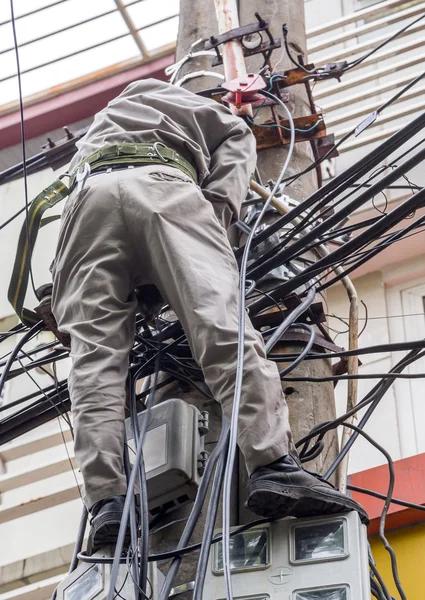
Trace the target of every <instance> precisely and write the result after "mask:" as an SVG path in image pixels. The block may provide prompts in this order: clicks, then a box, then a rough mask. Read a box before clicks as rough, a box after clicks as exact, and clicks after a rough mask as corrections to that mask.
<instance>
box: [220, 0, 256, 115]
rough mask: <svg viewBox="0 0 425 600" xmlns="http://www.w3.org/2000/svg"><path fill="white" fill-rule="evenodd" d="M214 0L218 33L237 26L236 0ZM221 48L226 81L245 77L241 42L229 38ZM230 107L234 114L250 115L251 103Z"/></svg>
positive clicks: (245, 71)
mask: <svg viewBox="0 0 425 600" xmlns="http://www.w3.org/2000/svg"><path fill="white" fill-rule="evenodd" d="M214 2H215V13H216V16H217V23H218V32H219V33H220V34H222V33H227V32H228V31H230V30H231V29H236V28H237V27H239V14H238V6H237V0H214ZM221 48H222V56H223V66H224V75H225V78H226V81H231V80H232V79H239V78H241V77H245V76H246V74H247V70H246V65H245V57H244V53H243V49H242V46H241V44H240V43H239V42H238V41H237V40H231V41H229V42H226V43H224V44H223V45H222V47H221ZM230 109H231V110H232V112H233V113H234V114H235V115H248V116H250V117H252V107H251V105H247V106H241V107H240V108H236V107H234V106H232V105H231V106H230Z"/></svg>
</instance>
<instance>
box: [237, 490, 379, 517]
mask: <svg viewBox="0 0 425 600" xmlns="http://www.w3.org/2000/svg"><path fill="white" fill-rule="evenodd" d="M246 505H247V507H248V508H249V509H250V510H251V511H252V512H254V513H255V514H257V515H261V516H263V517H266V518H269V519H273V520H274V519H281V518H282V517H286V516H291V517H297V518H301V517H316V516H323V515H329V514H335V513H341V512H350V511H352V510H354V511H356V512H358V513H359V516H360V519H361V521H362V523H365V524H367V523H369V518H368V516H367V513H366V511H365V510H364V509H363V507H362V506H361V505H360V504H358V503H357V502H356V501H355V500H352V499H351V498H349V497H348V496H342V497H341V496H340V494H339V492H337V491H336V490H335V492H333V490H332V489H330V490H329V492H327V493H324V492H323V493H322V492H320V491H315V490H312V489H311V488H305V487H300V486H288V485H287V486H285V487H280V488H279V489H276V486H274V485H273V484H271V485H269V486H268V485H266V484H265V482H262V483H261V484H258V485H255V483H252V484H251V486H250V493H249V496H248V500H247V503H246Z"/></svg>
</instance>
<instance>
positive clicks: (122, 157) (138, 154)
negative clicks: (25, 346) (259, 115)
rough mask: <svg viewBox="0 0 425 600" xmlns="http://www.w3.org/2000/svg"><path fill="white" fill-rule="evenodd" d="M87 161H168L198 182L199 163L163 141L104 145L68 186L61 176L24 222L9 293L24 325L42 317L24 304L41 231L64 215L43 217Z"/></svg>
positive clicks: (97, 163) (35, 202)
mask: <svg viewBox="0 0 425 600" xmlns="http://www.w3.org/2000/svg"><path fill="white" fill-rule="evenodd" d="M85 163H88V164H89V165H90V166H91V169H92V171H94V170H96V169H98V168H99V167H105V166H113V165H120V164H125V165H128V164H134V165H137V164H168V165H169V166H172V167H175V168H177V169H180V171H182V172H183V173H184V174H185V175H187V176H189V177H191V178H192V179H193V180H194V181H195V183H196V182H197V172H196V169H195V167H194V166H193V165H192V164H191V163H190V162H189V161H188V160H186V159H185V158H184V157H183V156H181V154H179V153H178V152H177V151H176V150H173V148H169V147H168V146H166V145H165V144H163V143H162V142H152V143H143V144H139V143H123V144H117V145H115V146H104V147H103V148H100V149H99V150H96V151H95V152H93V153H92V154H90V155H89V156H87V157H86V158H85V159H84V160H82V161H81V162H80V163H79V165H77V167H76V168H75V169H74V171H73V172H72V174H71V175H69V177H70V181H69V185H68V187H67V186H66V185H65V184H64V183H62V181H60V180H59V179H58V180H56V181H55V182H53V183H52V184H51V185H49V187H47V188H46V189H45V190H43V191H42V192H41V193H40V194H38V196H36V197H35V198H34V200H33V201H32V202H31V204H30V205H29V210H28V218H27V219H26V221H25V223H24V224H23V226H22V229H21V233H20V235H19V242H18V249H17V252H16V257H15V264H14V265H13V271H12V278H11V280H10V284H9V290H8V293H7V297H8V300H9V302H10V303H11V305H12V306H13V308H14V310H15V312H16V314H17V315H18V317H19V318H20V319H21V321H22V323H24V325H34V324H35V323H37V322H38V321H39V320H40V319H39V318H38V316H37V313H35V312H34V311H32V310H28V309H27V308H24V302H25V295H26V292H27V288H28V279H29V273H30V266H31V257H32V252H33V249H34V246H35V242H36V240H37V235H38V232H39V230H40V228H41V227H43V226H44V225H47V224H48V223H50V222H51V221H55V220H56V219H59V218H60V217H58V216H53V217H47V219H42V216H43V213H44V212H45V211H46V210H47V209H49V208H52V207H53V206H55V204H57V203H58V202H60V201H61V200H63V199H64V198H66V197H67V196H68V195H69V193H70V190H71V189H72V188H73V187H74V184H75V182H76V175H77V171H78V169H79V167H82V166H83V165H84V164H85ZM27 222H28V226H27V224H26V223H27Z"/></svg>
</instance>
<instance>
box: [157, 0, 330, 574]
mask: <svg viewBox="0 0 425 600" xmlns="http://www.w3.org/2000/svg"><path fill="white" fill-rule="evenodd" d="M239 5H240V9H239V10H240V14H239V17H240V18H239V21H240V24H241V25H244V24H247V23H251V22H253V21H255V16H254V13H255V12H259V13H260V14H261V16H262V17H263V18H265V19H270V20H271V30H272V33H273V34H274V35H275V36H276V37H281V26H282V24H283V23H287V25H288V29H289V36H288V37H289V41H290V44H291V47H292V48H293V50H294V52H295V53H296V55H298V54H299V53H301V54H303V56H304V58H305V59H306V34H305V23H304V1H303V0H292V1H289V0H279V2H277V0H275V1H274V2H271V1H270V0H244V2H239ZM226 16H227V17H228V15H224V17H223V19H224V18H225V17H226ZM216 17H217V15H216V7H215V4H214V0H196V1H195V2H194V1H193V0H181V2H180V25H179V34H178V40H177V52H176V61H178V60H180V59H181V58H183V57H184V56H185V55H186V54H187V53H188V52H189V50H190V48H191V46H192V44H194V43H195V42H196V41H198V40H205V39H209V38H210V37H211V36H212V35H217V33H218V32H219V29H218V25H217V18H216ZM200 49H203V42H202V43H200V44H199V46H197V47H195V48H194V50H200ZM273 59H274V60H273V64H276V63H277V62H279V65H278V70H279V71H282V70H284V69H288V68H291V66H292V65H291V64H290V63H289V60H288V59H287V58H286V56H284V55H283V54H282V50H275V53H274V55H273ZM246 64H247V70H248V72H250V71H252V72H256V71H257V70H258V68H259V67H260V66H261V64H259V59H258V58H256V57H254V58H252V59H249V60H248V61H247V63H246ZM202 70H205V71H211V70H212V68H211V57H209V56H207V57H203V56H201V57H196V58H193V59H192V60H191V61H190V62H188V63H186V65H185V66H184V67H183V68H182V69H181V71H180V72H179V78H180V77H183V76H184V75H185V74H187V73H193V72H196V71H202ZM214 70H215V71H217V72H218V73H223V69H222V68H215V69H214ZM219 83H220V82H219V80H218V79H217V78H214V77H196V78H193V79H189V80H188V81H187V82H185V83H184V86H183V87H185V88H186V89H189V90H191V91H199V90H202V89H206V88H208V87H216V86H217V85H218V84H219ZM289 90H290V102H289V105H290V107H291V109H292V111H293V114H294V116H301V115H305V114H307V113H309V112H310V111H309V106H308V104H307V97H306V92H305V90H304V87H303V86H293V87H291V88H289ZM285 156H286V148H285V147H283V146H281V147H277V148H270V149H267V150H262V151H260V152H259V155H258V166H259V170H260V174H261V177H262V180H263V181H267V180H269V179H276V177H277V176H278V174H279V171H280V169H281V166H282V163H283V162H284V159H285ZM311 162H312V156H311V151H310V147H309V145H308V144H307V143H300V144H297V145H296V146H295V152H294V155H293V158H292V160H291V162H290V164H289V174H293V173H297V172H299V171H301V170H303V169H304V168H306V167H307V166H309V165H310V164H311ZM315 188H316V179H315V175H314V174H313V175H311V174H309V175H306V176H304V177H302V178H301V179H300V180H298V181H297V183H296V185H294V186H291V187H290V188H289V189H288V190H287V193H288V194H289V195H290V196H291V197H293V198H294V199H296V200H301V199H303V198H305V197H307V196H308V195H309V194H311V193H312V192H313V191H314V189H315ZM233 241H234V240H233ZM301 348H302V346H301V347H300V346H288V345H283V344H282V345H280V347H279V351H280V352H285V353H292V352H296V353H298V352H299V351H300V350H301ZM292 374H299V375H303V376H308V375H311V376H314V377H322V376H328V375H330V374H331V366H330V364H329V363H328V361H324V360H323V361H304V362H303V363H302V364H301V365H300V366H299V367H298V368H297V369H296V370H295V371H294V372H293V373H292ZM285 389H286V395H287V401H288V404H289V409H290V418H291V427H292V431H293V433H294V438H295V440H297V439H299V438H300V437H302V435H303V434H305V433H307V432H308V431H310V429H312V427H314V426H315V425H317V424H318V423H322V422H324V421H328V420H332V419H334V418H335V404H334V394H333V387H332V384H331V383H323V384H315V385H314V387H313V386H312V385H311V384H309V383H296V384H291V387H289V386H284V390H285ZM188 392H189V391H188V389H187V388H186V389H182V388H181V386H180V384H176V385H175V386H173V387H172V389H169V390H167V391H166V392H165V397H172V396H173V395H174V396H181V397H184V398H185V400H188V401H190V402H193V403H195V404H197V405H198V406H199V407H202V409H204V410H205V404H204V399H202V398H199V397H197V396H196V394H194V393H193V391H190V392H189V393H188ZM207 409H208V410H209V411H210V426H211V429H210V435H209V438H208V440H207V443H208V442H209V443H210V444H211V445H210V447H209V449H212V448H213V447H214V445H213V444H214V442H215V441H216V440H217V438H218V432H219V429H220V427H221V418H220V410H219V409H218V407H217V405H216V406H215V407H214V406H213V405H212V404H211V405H210V406H209V407H207ZM217 409H218V410H217ZM211 413H212V414H211ZM207 447H208V446H207ZM336 449H337V446H336V436H335V435H334V434H333V433H331V434H328V436H327V439H326V450H325V451H324V452H323V453H322V455H320V456H319V457H318V459H317V460H316V461H315V462H314V463H313V462H312V463H310V464H309V467H311V468H314V469H315V470H316V471H318V472H323V470H324V469H325V468H326V466H327V465H328V464H329V463H330V462H331V460H332V459H333V458H334V457H335V455H336ZM235 478H236V477H235ZM238 478H239V495H240V500H241V502H240V505H239V510H238V509H237V506H236V497H237V494H236V493H235V503H234V504H233V506H232V509H233V511H232V513H233V514H232V522H233V523H235V524H236V523H238V522H242V521H243V520H245V519H248V518H253V516H252V515H250V514H249V513H248V512H247V511H245V509H244V508H243V502H244V499H245V498H244V494H245V489H246V484H247V474H246V469H245V466H244V465H243V463H242V464H241V467H240V469H239V476H238ZM236 487H237V486H236V485H235V488H236ZM183 510H184V509H183ZM180 512H181V511H180ZM220 514H221V511H220V510H219V512H218V519H220ZM179 516H180V517H181V516H182V515H178V514H177V513H176V512H173V513H172V518H171V516H170V520H177V521H178V519H179ZM204 520H205V514H204V515H203V516H201V518H200V519H199V522H198V526H197V531H195V536H194V538H193V539H195V537H196V533H197V532H198V533H201V532H202V529H203V524H204ZM183 525H184V523H183V524H182V523H180V524H176V525H174V526H173V525H170V526H169V527H167V528H166V529H165V530H164V532H163V533H162V534H159V535H158V536H156V537H155V536H153V542H154V547H155V549H156V550H157V551H161V550H163V549H169V548H170V547H171V546H172V545H173V543H174V542H177V541H178V539H179V537H180V534H181V531H182V526H183ZM217 526H220V522H219V520H218V522H217ZM195 565H196V559H192V558H191V557H190V556H189V557H187V558H186V559H185V560H184V562H183V565H182V567H181V569H180V572H179V575H178V577H177V579H176V583H177V584H179V583H183V582H188V581H190V580H193V579H194V571H195Z"/></svg>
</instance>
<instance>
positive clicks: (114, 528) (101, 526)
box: [87, 512, 131, 556]
mask: <svg viewBox="0 0 425 600" xmlns="http://www.w3.org/2000/svg"><path fill="white" fill-rule="evenodd" d="M121 518H122V513H120V512H113V513H111V512H110V513H106V514H105V515H99V516H98V517H95V518H94V519H93V525H92V527H91V530H90V534H89V539H88V544H87V553H88V554H89V556H91V555H92V554H94V552H97V551H98V550H100V549H101V548H104V547H105V546H115V545H116V542H117V539H118V533H119V530H120V525H121ZM130 543H131V532H130V527H129V525H127V531H126V533H125V537H124V545H123V550H127V549H128V548H129V546H130Z"/></svg>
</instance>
